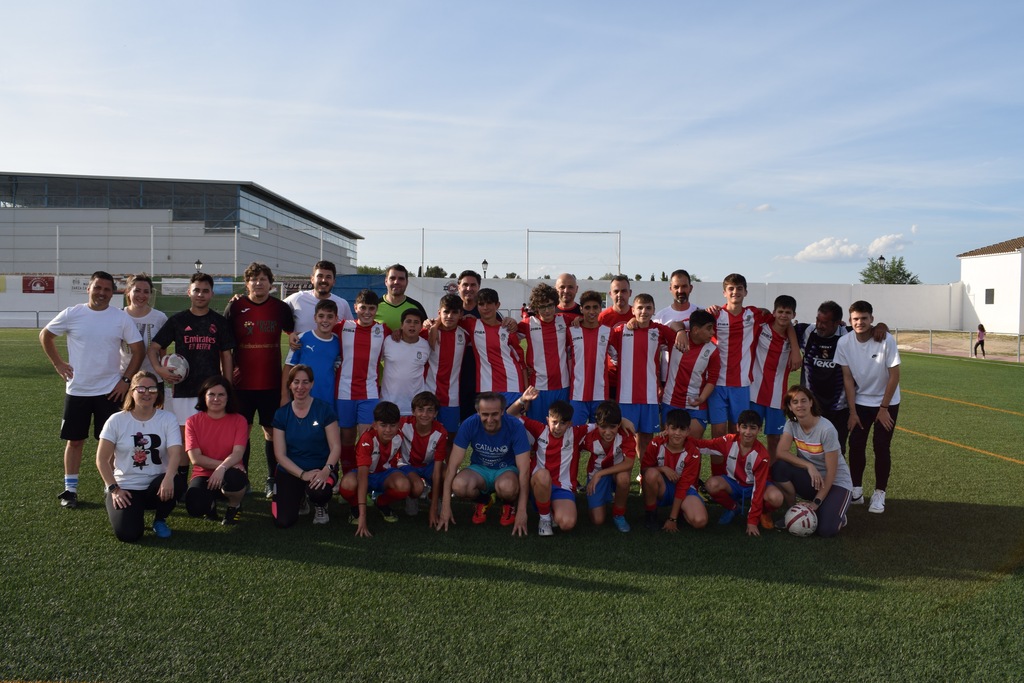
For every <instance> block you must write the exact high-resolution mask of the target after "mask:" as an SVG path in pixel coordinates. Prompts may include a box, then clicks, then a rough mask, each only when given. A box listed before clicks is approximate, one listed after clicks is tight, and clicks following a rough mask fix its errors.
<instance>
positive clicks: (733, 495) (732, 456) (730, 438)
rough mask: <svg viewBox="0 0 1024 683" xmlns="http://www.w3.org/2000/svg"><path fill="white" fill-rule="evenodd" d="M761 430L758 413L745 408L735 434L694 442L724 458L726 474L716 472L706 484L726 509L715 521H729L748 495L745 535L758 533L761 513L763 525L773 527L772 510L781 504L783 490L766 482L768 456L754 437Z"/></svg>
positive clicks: (739, 418) (768, 467)
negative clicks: (763, 518)
mask: <svg viewBox="0 0 1024 683" xmlns="http://www.w3.org/2000/svg"><path fill="white" fill-rule="evenodd" d="M760 430H761V416H760V415H758V414H757V413H756V412H755V411H753V410H744V411H743V412H741V413H740V415H739V417H738V418H737V426H736V433H735V434H726V435H725V436H720V437H718V438H717V439H706V440H703V439H698V440H697V442H696V443H697V446H698V447H699V448H700V449H701V450H702V451H710V452H712V453H714V454H715V455H717V456H718V457H721V458H724V459H725V474H724V475H715V476H713V477H711V478H710V479H708V480H707V482H706V484H705V487H706V488H707V490H708V493H709V494H710V495H711V497H712V498H713V499H714V500H715V502H716V503H718V504H719V505H721V506H722V507H723V508H725V512H723V513H722V516H721V517H719V518H718V523H719V524H729V523H730V522H732V520H733V518H734V517H735V516H736V513H737V512H739V509H740V505H742V503H743V500H744V499H745V498H749V499H750V511H749V512H748V513H747V535H748V536H760V535H761V532H760V531H758V529H757V523H758V520H759V519H761V515H762V513H763V514H765V515H766V516H767V517H766V519H767V522H765V521H764V520H762V526H764V528H766V529H770V528H772V525H771V513H772V511H773V510H775V509H777V508H778V507H779V506H781V505H782V491H780V490H779V489H778V488H776V487H775V486H774V485H772V484H771V483H770V482H769V481H768V472H769V469H770V458H769V457H768V451H767V450H766V449H765V447H764V446H762V445H761V442H759V441H758V440H757V434H758V432H759V431H760Z"/></svg>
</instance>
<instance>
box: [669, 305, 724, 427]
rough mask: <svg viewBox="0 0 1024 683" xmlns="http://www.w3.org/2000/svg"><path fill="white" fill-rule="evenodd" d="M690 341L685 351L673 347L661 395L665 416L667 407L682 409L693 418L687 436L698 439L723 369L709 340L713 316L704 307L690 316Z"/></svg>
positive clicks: (705, 422) (713, 322) (706, 419)
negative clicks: (710, 398)
mask: <svg viewBox="0 0 1024 683" xmlns="http://www.w3.org/2000/svg"><path fill="white" fill-rule="evenodd" d="M689 320H690V331H689V338H690V344H689V347H688V348H687V349H686V351H680V350H679V349H677V348H676V347H675V346H673V347H672V352H671V353H670V354H669V362H668V381H667V382H666V383H665V390H664V391H663V392H662V395H661V408H662V413H663V414H664V415H668V412H669V411H670V410H673V409H675V408H679V409H680V410H685V411H686V412H688V413H689V414H690V417H691V418H692V419H691V421H690V436H692V437H693V438H695V439H696V438H700V437H701V435H703V433H704V428H705V427H707V424H708V404H707V400H708V397H709V396H710V395H711V392H713V391H714V390H715V383H716V382H717V381H718V375H719V373H720V372H721V369H722V361H721V358H720V357H719V355H718V347H717V346H715V344H714V343H713V342H712V341H711V338H712V337H713V336H714V334H715V318H714V316H713V315H711V314H710V313H708V312H707V311H704V310H697V311H694V312H693V313H692V314H691V316H690V319H689Z"/></svg>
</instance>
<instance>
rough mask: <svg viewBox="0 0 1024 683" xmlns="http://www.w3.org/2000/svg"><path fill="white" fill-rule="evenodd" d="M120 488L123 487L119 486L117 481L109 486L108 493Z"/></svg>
mask: <svg viewBox="0 0 1024 683" xmlns="http://www.w3.org/2000/svg"><path fill="white" fill-rule="evenodd" d="M119 488H121V487H120V486H118V485H117V482H116V481H115V482H114V483H113V484H110V485H109V486H107V493H113V492H114V491H116V490H118V489H119Z"/></svg>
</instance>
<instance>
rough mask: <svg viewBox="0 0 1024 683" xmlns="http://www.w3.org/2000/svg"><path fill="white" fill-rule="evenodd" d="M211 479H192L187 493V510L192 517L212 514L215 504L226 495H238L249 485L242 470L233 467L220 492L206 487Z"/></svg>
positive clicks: (225, 476) (222, 483)
mask: <svg viewBox="0 0 1024 683" xmlns="http://www.w3.org/2000/svg"><path fill="white" fill-rule="evenodd" d="M209 479H210V478H209V477H192V481H191V482H190V483H189V485H188V491H186V492H185V509H186V510H188V514H189V515H190V516H192V517H202V516H203V515H205V514H207V513H208V512H210V508H212V507H213V505H214V503H215V502H216V501H217V500H219V499H221V498H223V497H224V496H223V494H222V493H221V491H223V492H224V493H236V492H238V491H242V490H243V489H245V487H246V486H248V485H249V477H248V476H247V475H246V474H245V472H243V471H242V470H240V469H238V468H236V467H232V468H231V469H229V470H228V471H227V472H225V473H224V480H223V481H222V482H221V485H220V486H221V488H220V491H215V490H211V489H210V488H208V487H207V486H206V482H207V481H209Z"/></svg>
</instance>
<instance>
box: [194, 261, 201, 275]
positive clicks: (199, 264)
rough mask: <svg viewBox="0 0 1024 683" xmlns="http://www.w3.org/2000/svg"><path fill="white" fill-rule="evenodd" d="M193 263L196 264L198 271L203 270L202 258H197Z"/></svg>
mask: <svg viewBox="0 0 1024 683" xmlns="http://www.w3.org/2000/svg"><path fill="white" fill-rule="evenodd" d="M192 265H194V266H195V267H196V272H197V273H201V272H203V262H202V261H201V260H199V259H196V262H195V263H193V264H192Z"/></svg>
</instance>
